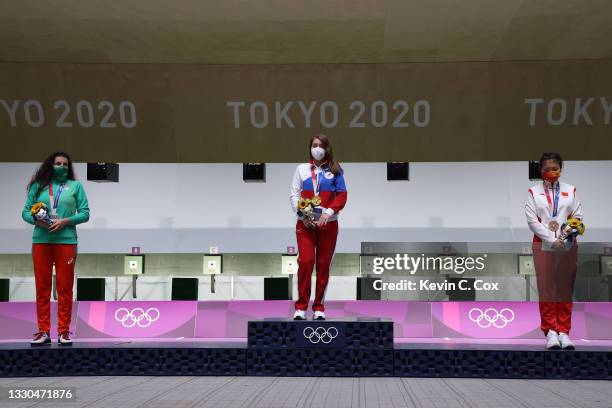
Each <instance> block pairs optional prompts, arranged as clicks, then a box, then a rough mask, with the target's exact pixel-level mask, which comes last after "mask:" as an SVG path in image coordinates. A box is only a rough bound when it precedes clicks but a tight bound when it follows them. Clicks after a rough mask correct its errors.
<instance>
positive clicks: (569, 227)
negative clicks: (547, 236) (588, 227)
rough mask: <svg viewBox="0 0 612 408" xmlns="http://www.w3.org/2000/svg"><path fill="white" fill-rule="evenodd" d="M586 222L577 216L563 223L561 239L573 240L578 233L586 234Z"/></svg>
mask: <svg viewBox="0 0 612 408" xmlns="http://www.w3.org/2000/svg"><path fill="white" fill-rule="evenodd" d="M584 230H585V227H584V224H583V223H582V221H581V220H579V219H577V218H570V219H569V220H567V221H566V222H564V223H563V225H561V235H560V236H559V239H560V240H561V241H572V240H573V239H574V238H575V237H576V236H577V235H582V234H584Z"/></svg>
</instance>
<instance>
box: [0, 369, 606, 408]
mask: <svg viewBox="0 0 612 408" xmlns="http://www.w3.org/2000/svg"><path fill="white" fill-rule="evenodd" d="M6 387H20V388H23V387H74V388H75V389H76V398H77V399H76V401H75V402H72V403H57V402H46V403H41V402H38V403H35V402H21V403H7V402H0V407H9V406H14V407H34V406H36V407H45V406H49V407H55V408H57V407H105V408H106V407H112V408H122V407H147V408H154V407H160V408H161V407H163V408H182V407H215V408H225V407H265V408H276V407H278V408H280V407H325V408H327V407H329V408H336V407H423V408H425V407H428V408H429V407H436V408H437V407H458V408H464V407H468V408H470V407H471V408H474V407H496V408H505V407H521V408H525V407H534V408H535V407H537V408H547V407H550V408H553V407H554V408H561V407H571V408H576V407H588V408H596V407H607V408H610V407H612V382H611V381H555V380H487V379H428V378H287V377H283V378H273V377H50V378H11V379H0V388H2V389H3V390H4V392H6Z"/></svg>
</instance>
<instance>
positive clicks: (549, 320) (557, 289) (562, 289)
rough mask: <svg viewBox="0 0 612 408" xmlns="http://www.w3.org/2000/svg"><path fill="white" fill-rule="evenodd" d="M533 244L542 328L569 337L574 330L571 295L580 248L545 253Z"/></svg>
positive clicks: (537, 244)
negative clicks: (565, 334)
mask: <svg viewBox="0 0 612 408" xmlns="http://www.w3.org/2000/svg"><path fill="white" fill-rule="evenodd" d="M541 246H542V243H541V242H534V244H533V260H534V263H535V269H536V278H537V282H538V296H539V299H540V318H541V325H540V327H541V329H542V331H543V332H544V334H546V333H548V331H549V330H555V331H556V332H559V333H567V334H569V332H570V329H571V328H572V295H573V293H574V282H575V280H576V269H577V268H578V266H577V259H578V247H577V246H576V245H574V246H573V247H572V249H570V250H569V251H562V252H557V251H542V249H541Z"/></svg>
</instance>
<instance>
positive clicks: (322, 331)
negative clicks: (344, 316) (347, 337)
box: [303, 326, 338, 344]
mask: <svg viewBox="0 0 612 408" xmlns="http://www.w3.org/2000/svg"><path fill="white" fill-rule="evenodd" d="M303 334H304V337H305V338H306V339H308V340H309V341H310V342H311V343H312V344H317V343H319V342H321V343H324V344H329V343H331V342H332V340H333V339H335V338H336V337H338V329H336V328H335V327H328V328H325V327H322V326H319V327H317V328H316V329H315V328H312V327H306V328H305V329H304V331H303Z"/></svg>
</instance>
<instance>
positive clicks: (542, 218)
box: [525, 153, 582, 349]
mask: <svg viewBox="0 0 612 408" xmlns="http://www.w3.org/2000/svg"><path fill="white" fill-rule="evenodd" d="M562 166H563V159H562V158H561V156H560V155H559V154H557V153H544V154H543V155H542V157H541V158H540V168H541V172H542V179H543V182H542V183H538V184H536V185H534V186H532V187H531V188H530V189H529V193H528V194H527V203H526V205H525V215H526V217H527V224H528V225H529V228H530V229H531V231H532V232H533V234H534V237H533V259H534V264H535V270H536V278H537V284H538V296H539V304H540V318H541V329H542V331H543V332H544V334H545V336H546V348H547V349H558V348H563V349H573V348H574V344H573V343H572V341H571V340H570V338H569V332H570V329H571V321H572V295H573V292H574V282H575V280H576V269H577V256H578V255H577V254H578V245H577V243H576V240H575V239H572V240H569V241H563V240H562V239H560V238H561V225H563V223H564V222H565V221H567V220H568V219H571V218H575V219H578V220H582V205H581V203H580V201H579V200H578V198H577V196H576V188H575V187H574V186H572V185H570V184H567V183H562V182H560V181H559V180H558V179H559V176H560V175H561V168H562Z"/></svg>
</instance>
